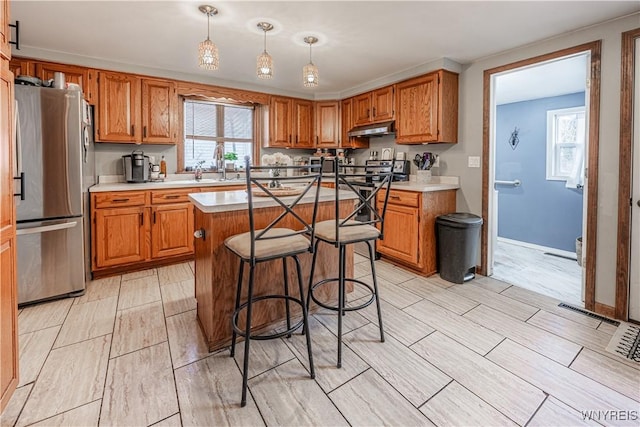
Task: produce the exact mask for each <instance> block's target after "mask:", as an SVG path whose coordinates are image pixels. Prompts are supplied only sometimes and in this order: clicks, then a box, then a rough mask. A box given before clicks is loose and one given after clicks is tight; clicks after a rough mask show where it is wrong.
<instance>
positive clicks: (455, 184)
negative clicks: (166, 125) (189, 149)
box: [89, 174, 460, 193]
mask: <svg viewBox="0 0 640 427" xmlns="http://www.w3.org/2000/svg"><path fill="white" fill-rule="evenodd" d="M184 176H185V175H169V177H168V178H167V179H166V180H165V181H160V182H145V183H140V184H130V183H127V182H122V177H121V176H117V175H110V176H101V177H100V179H99V183H98V184H96V185H94V186H93V187H91V188H89V192H91V193H99V192H103V191H136V190H140V191H143V190H163V189H172V188H193V187H225V186H230V185H246V181H245V179H244V177H243V178H241V179H232V180H227V181H220V180H219V179H217V178H209V177H207V178H203V179H202V180H200V181H196V180H195V179H193V178H191V179H185V178H184ZM213 176H216V175H215V174H214V175H213ZM323 181H324V182H332V181H333V180H323ZM300 182H304V178H301V180H300ZM391 188H393V189H397V190H405V191H416V192H419V193H425V192H429V191H442V190H457V189H458V188H460V179H459V178H458V177H456V176H433V177H431V180H430V181H429V182H428V183H421V182H417V181H404V182H399V181H398V182H393V183H392V184H391Z"/></svg>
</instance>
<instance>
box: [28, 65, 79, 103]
mask: <svg viewBox="0 0 640 427" xmlns="http://www.w3.org/2000/svg"><path fill="white" fill-rule="evenodd" d="M35 69H36V77H38V78H40V79H42V80H43V81H45V80H51V79H53V78H54V74H55V73H64V81H65V82H67V83H75V84H77V85H79V86H80V89H81V90H82V93H83V94H84V95H85V98H86V95H87V94H88V92H89V91H88V89H89V78H88V71H89V69H88V68H84V67H76V66H74V65H64V64H51V63H49V62H36V63H35Z"/></svg>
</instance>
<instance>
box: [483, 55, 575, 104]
mask: <svg viewBox="0 0 640 427" xmlns="http://www.w3.org/2000/svg"><path fill="white" fill-rule="evenodd" d="M495 83H496V84H495V101H496V105H501V104H509V103H511V102H519V101H528V100H531V99H539V98H547V97H551V96H559V95H566V94H569V93H577V92H582V91H584V90H585V88H586V84H587V55H578V56H572V57H570V58H564V59H558V60H554V61H550V62H545V63H543V64H540V65H535V66H532V67H527V68H524V69H518V70H512V71H509V72H507V73H505V74H501V75H498V76H497V77H496V81H495Z"/></svg>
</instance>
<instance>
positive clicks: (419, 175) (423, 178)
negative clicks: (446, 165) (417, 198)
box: [416, 170, 431, 184]
mask: <svg viewBox="0 0 640 427" xmlns="http://www.w3.org/2000/svg"><path fill="white" fill-rule="evenodd" d="M416 182H419V183H422V184H425V183H428V182H431V171H430V170H418V171H416Z"/></svg>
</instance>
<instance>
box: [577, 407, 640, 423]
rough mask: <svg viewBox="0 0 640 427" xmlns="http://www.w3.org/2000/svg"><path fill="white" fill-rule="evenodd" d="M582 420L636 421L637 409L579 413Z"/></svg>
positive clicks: (637, 417) (638, 416) (638, 414)
mask: <svg viewBox="0 0 640 427" xmlns="http://www.w3.org/2000/svg"><path fill="white" fill-rule="evenodd" d="M580 414H581V415H582V419H583V420H590V421H638V420H639V419H640V413H639V411H638V409H631V410H629V409H607V410H606V411H603V410H587V411H580Z"/></svg>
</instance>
